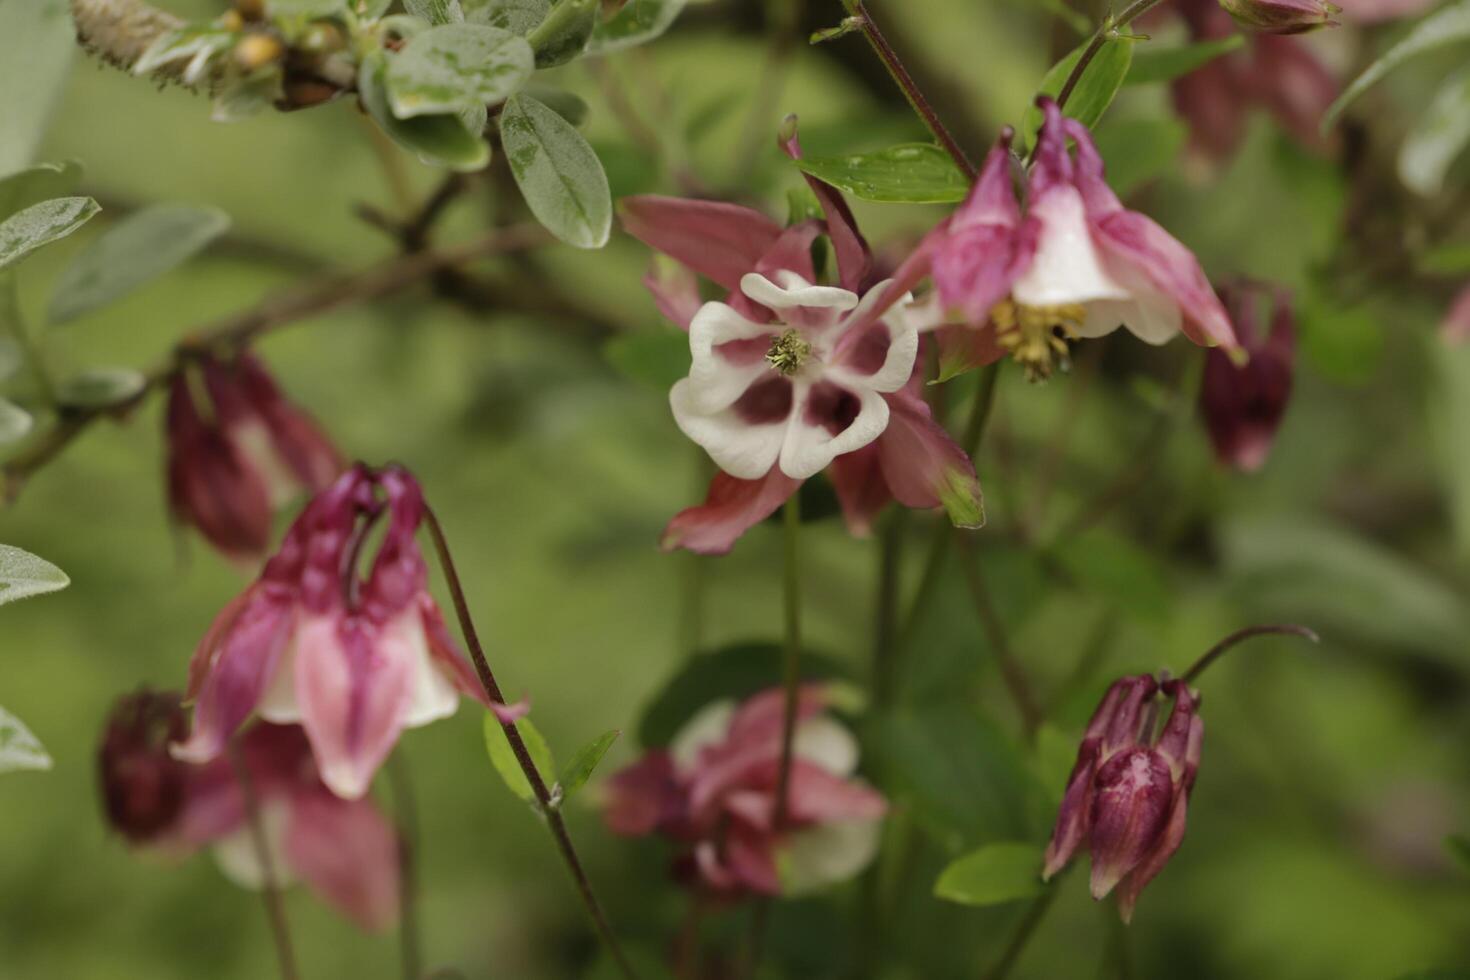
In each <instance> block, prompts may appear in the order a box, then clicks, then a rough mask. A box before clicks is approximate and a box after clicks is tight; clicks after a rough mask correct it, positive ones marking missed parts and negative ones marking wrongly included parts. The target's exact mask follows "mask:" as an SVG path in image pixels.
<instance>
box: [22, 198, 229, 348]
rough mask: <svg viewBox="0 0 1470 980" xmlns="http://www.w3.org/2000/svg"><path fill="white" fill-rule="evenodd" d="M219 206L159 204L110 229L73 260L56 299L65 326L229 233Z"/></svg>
mask: <svg viewBox="0 0 1470 980" xmlns="http://www.w3.org/2000/svg"><path fill="white" fill-rule="evenodd" d="M229 226H230V219H229V217H228V216H227V215H226V214H225V213H224V212H223V211H220V210H219V209H218V208H200V207H193V206H191V205H188V204H155V205H153V206H152V207H147V208H143V209H142V210H140V211H137V212H134V213H133V214H130V215H128V216H127V217H126V218H124V219H123V220H122V221H119V222H118V223H117V224H116V225H113V226H112V227H111V228H108V229H107V230H106V231H104V232H103V233H102V234H101V235H100V236H98V237H97V238H96V239H95V240H94V241H92V242H90V243H89V244H88V245H87V247H86V248H84V249H82V250H81V251H80V252H78V253H77V254H76V256H75V257H73V258H72V260H71V263H70V264H69V265H68V266H67V267H66V269H65V270H63V271H62V273H61V277H60V278H59V279H58V280H57V283H56V288H55V290H54V291H53V293H52V296H51V308H50V318H51V322H52V323H60V322H62V321H64V320H70V319H73V318H74V317H78V316H81V315H82V314H83V313H90V312H91V311H92V310H95V309H97V308H98V307H100V306H105V305H106V304H108V303H111V302H112V301H113V300H115V299H118V298H119V297H121V296H125V295H126V294H128V293H130V292H132V291H133V290H134V289H137V288H138V287H139V286H142V285H143V284H144V283H146V282H148V281H149V280H150V279H154V278H157V277H158V276H161V275H163V274H164V273H166V272H168V271H170V270H171V269H173V268H174V267H175V266H177V265H180V264H182V263H183V262H184V261H186V260H187V259H188V258H189V257H190V256H192V255H194V254H195V253H196V252H199V251H201V250H202V249H203V248H204V247H205V246H206V245H208V244H209V243H210V242H212V241H214V240H215V239H216V238H218V237H219V236H220V235H222V234H224V232H225V229H227V228H229Z"/></svg>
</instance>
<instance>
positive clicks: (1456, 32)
mask: <svg viewBox="0 0 1470 980" xmlns="http://www.w3.org/2000/svg"><path fill="white" fill-rule="evenodd" d="M1461 41H1470V0H1459V2H1458V3H1453V4H1450V5H1449V6H1447V7H1443V8H1441V9H1440V10H1438V11H1436V12H1435V13H1432V14H1430V15H1429V16H1428V17H1426V18H1424V19H1423V20H1421V21H1420V22H1419V23H1418V24H1416V25H1415V26H1414V29H1413V30H1411V31H1410V32H1409V33H1408V34H1406V35H1405V36H1404V38H1403V39H1402V40H1401V41H1399V42H1398V43H1397V44H1395V45H1394V46H1393V47H1391V48H1389V49H1388V50H1387V51H1385V52H1384V53H1383V56H1382V57H1381V58H1379V59H1378V60H1377V61H1375V62H1373V64H1371V65H1369V66H1368V68H1367V70H1365V71H1364V72H1363V73H1362V74H1361V75H1359V76H1358V77H1357V78H1355V79H1353V82H1352V84H1351V85H1349V86H1348V87H1347V88H1346V89H1344V90H1343V93H1342V94H1341V95H1339V96H1338V97H1337V101H1335V102H1333V103H1332V105H1330V106H1328V107H1327V112H1326V113H1324V114H1323V116H1322V131H1323V132H1326V131H1327V130H1328V129H1330V128H1331V127H1332V124H1333V123H1334V122H1336V121H1337V117H1338V116H1340V115H1342V111H1343V110H1344V109H1346V108H1347V107H1348V106H1350V105H1352V104H1353V102H1355V101H1357V98H1358V96H1360V95H1362V94H1363V93H1364V92H1366V91H1368V89H1370V88H1372V87H1373V86H1374V85H1376V84H1377V83H1378V81H1379V80H1380V79H1382V78H1383V76H1385V75H1387V74H1388V73H1389V72H1391V71H1393V70H1394V69H1395V68H1397V67H1398V66H1399V65H1402V64H1403V63H1404V62H1406V61H1409V60H1411V59H1413V58H1416V57H1418V56H1419V55H1421V54H1424V53H1425V52H1426V51H1433V50H1434V49H1435V48H1440V47H1444V46H1445V45H1448V44H1457V43H1459V42H1461Z"/></svg>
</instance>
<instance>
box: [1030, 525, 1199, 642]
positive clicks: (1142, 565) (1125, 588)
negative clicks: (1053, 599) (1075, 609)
mask: <svg viewBox="0 0 1470 980" xmlns="http://www.w3.org/2000/svg"><path fill="white" fill-rule="evenodd" d="M1054 557H1055V559H1056V560H1057V561H1058V562H1059V563H1060V564H1061V566H1062V567H1063V568H1065V569H1066V570H1067V572H1068V573H1069V574H1070V575H1071V576H1072V577H1073V578H1074V579H1076V580H1077V582H1078V584H1079V585H1081V586H1082V587H1083V590H1084V591H1086V592H1088V593H1091V594H1094V595H1099V596H1102V597H1104V598H1106V599H1107V600H1108V601H1109V602H1110V603H1111V604H1112V605H1114V606H1116V607H1117V608H1119V609H1121V610H1123V611H1124V612H1127V613H1129V614H1130V615H1132V616H1134V617H1136V618H1138V619H1140V620H1145V621H1148V622H1162V621H1164V620H1165V619H1167V618H1168V616H1169V610H1170V608H1171V606H1172V604H1173V592H1172V591H1171V590H1170V589H1169V577H1168V572H1167V571H1166V570H1165V569H1164V568H1163V567H1162V566H1161V565H1160V564H1159V562H1158V560H1157V559H1155V558H1154V556H1153V555H1152V554H1150V553H1149V552H1148V551H1145V550H1144V549H1142V548H1140V547H1138V546H1137V545H1136V544H1134V543H1133V541H1132V540H1130V539H1129V538H1127V537H1124V536H1123V535H1121V534H1116V533H1114V532H1111V531H1101V530H1100V531H1091V532H1088V533H1087V534H1084V535H1082V536H1080V537H1078V538H1076V539H1074V540H1072V541H1069V542H1067V546H1066V547H1065V548H1061V549H1059V550H1058V551H1057V553H1056V554H1055V556H1054Z"/></svg>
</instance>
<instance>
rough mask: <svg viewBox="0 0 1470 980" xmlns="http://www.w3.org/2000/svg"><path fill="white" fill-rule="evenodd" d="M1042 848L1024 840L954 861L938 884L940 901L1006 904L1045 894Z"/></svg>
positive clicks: (936, 889) (935, 889) (936, 888)
mask: <svg viewBox="0 0 1470 980" xmlns="http://www.w3.org/2000/svg"><path fill="white" fill-rule="evenodd" d="M1041 863H1042V853H1041V848H1040V847H1039V846H1038V845H1036V844H1028V843H1025V842H1023V841H1007V842H1005V843H1002V844H986V845H985V846H984V847H982V848H980V849H979V850H976V851H971V852H970V853H969V854H966V855H965V856H964V857H962V858H960V859H959V860H958V861H953V862H951V863H950V864H949V866H948V867H946V868H945V869H944V871H943V872H942V873H941V874H940V875H939V880H938V881H936V882H935V883H934V894H935V896H936V897H938V898H943V899H947V900H949V901H951V902H958V903H960V904H961V905H1003V904H1005V903H1006V902H1016V901H1019V900H1021V899H1023V898H1031V897H1032V896H1033V895H1039V894H1041V889H1042V883H1041Z"/></svg>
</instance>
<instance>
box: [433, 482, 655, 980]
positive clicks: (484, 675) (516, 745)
mask: <svg viewBox="0 0 1470 980" xmlns="http://www.w3.org/2000/svg"><path fill="white" fill-rule="evenodd" d="M424 520H425V523H426V524H427V525H428V528H429V535H430V537H432V538H433V540H434V551H435V552H436V553H437V554H438V556H439V565H440V567H441V568H443V570H444V581H445V583H446V584H447V585H448V587H449V594H450V596H451V598H452V599H453V600H454V612H455V614H456V615H457V616H458V617H459V627H460V631H461V632H462V633H463V634H464V640H465V645H466V646H467V647H469V651H470V660H471V661H472V662H473V663H474V666H475V673H476V674H477V675H479V678H480V686H481V687H483V688H484V689H485V694H486V695H487V696H488V697H489V698H490V700H491V701H492V702H494V703H496V704H504V703H505V696H504V695H503V694H502V693H501V690H500V684H499V683H498V682H497V681H496V680H495V674H494V673H493V672H492V671H491V670H490V663H489V661H487V660H486V659H485V649H484V647H482V646H481V645H480V636H479V633H478V632H476V630H475V623H474V620H473V619H472V618H471V617H470V607H469V602H468V600H467V599H466V598H465V592H464V586H463V584H462V583H461V582H460V579H459V572H458V570H457V569H456V568H455V565H454V557H453V556H452V555H451V554H450V551H449V542H448V540H447V539H446V538H445V536H444V527H443V525H441V524H440V523H439V518H438V516H437V515H436V514H435V513H434V510H433V508H431V507H428V506H427V505H426V506H425V507H424ZM500 726H501V728H502V729H503V730H504V732H505V738H506V741H508V742H509V743H510V749H511V752H512V753H514V754H515V757H516V762H518V763H519V764H520V767H521V771H522V772H524V773H525V774H526V782H528V783H529V784H530V786H531V791H532V792H533V793H534V794H535V795H536V801H537V803H538V804H539V810H540V813H541V815H542V817H544V818H545V820H546V826H547V828H548V829H549V830H550V831H551V837H552V841H553V842H554V843H555V844H556V849H557V851H558V852H559V853H560V854H561V857H562V861H563V862H564V863H565V864H566V866H567V871H568V872H569V873H570V874H571V876H572V881H573V882H574V883H575V884H576V886H577V893H578V895H579V896H581V899H582V904H583V905H584V906H585V907H586V909H587V914H588V915H589V916H590V917H591V918H592V924H593V926H594V928H595V929H596V930H597V935H598V937H599V938H600V939H601V940H602V943H603V945H604V946H605V947H606V948H607V951H608V954H609V955H611V956H612V958H613V960H614V961H616V963H617V965H618V969H619V970H621V971H622V974H623V976H624V977H627V978H628V980H638V974H637V972H635V971H634V969H633V965H632V964H631V963H629V962H628V958H627V956H626V955H625V954H624V953H623V948H622V946H620V945H619V944H618V938H617V936H616V935H615V934H614V933H613V930H612V926H611V925H610V924H609V922H608V919H607V915H606V914H605V913H604V912H603V910H602V905H601V904H600V903H599V902H598V901H597V895H596V894H595V893H594V892H593V891H592V882H591V881H590V880H589V879H588V877H587V872H586V870H585V869H583V867H582V861H581V859H580V858H579V857H578V856H577V850H576V848H575V847H574V846H573V845H572V838H571V835H570V834H568V833H567V825H566V821H565V820H563V819H562V815H561V810H560V809H559V808H558V807H557V806H556V805H555V804H554V803H553V801H552V799H551V791H550V790H549V789H547V787H546V781H545V780H543V779H542V778H541V773H540V772H539V771H538V770H537V769H536V763H535V762H534V761H533V760H532V758H531V752H530V750H529V749H527V748H526V743H525V740H524V739H522V738H521V733H520V732H519V731H518V730H517V729H516V725H515V722H513V721H511V722H506V721H502V722H501V723H500Z"/></svg>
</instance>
